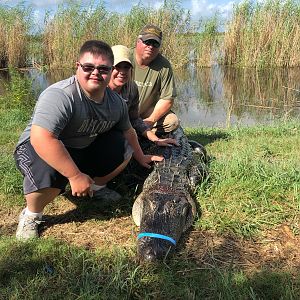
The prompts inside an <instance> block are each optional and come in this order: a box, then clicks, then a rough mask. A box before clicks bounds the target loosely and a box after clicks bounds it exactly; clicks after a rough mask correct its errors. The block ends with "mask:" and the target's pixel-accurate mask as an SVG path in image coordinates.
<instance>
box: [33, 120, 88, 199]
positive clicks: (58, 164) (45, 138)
mask: <svg viewBox="0 0 300 300" xmlns="http://www.w3.org/2000/svg"><path fill="white" fill-rule="evenodd" d="M30 142H31V144H32V146H33V148H34V150H35V151H36V153H37V154H38V155H39V156H40V157H41V158H42V159H43V160H44V161H45V162H46V163H47V164H48V165H50V166H51V167H52V168H54V169H55V170H57V171H58V172H59V173H61V174H62V175H63V176H65V177H67V178H68V179H69V181H70V185H71V188H72V194H73V195H74V196H79V195H81V194H83V193H86V194H87V193H89V192H90V187H91V184H92V183H93V180H92V179H91V178H90V177H89V176H88V175H86V174H84V173H82V172H81V171H80V170H79V169H78V167H77V166H76V164H75V162H74V161H73V159H72V158H71V156H70V154H69V152H68V151H67V149H66V148H65V146H64V145H63V143H62V142H61V141H59V140H58V139H57V137H56V136H55V135H54V134H53V133H51V132H49V131H48V130H47V129H44V128H42V127H40V126H37V125H32V128H31V134H30Z"/></svg>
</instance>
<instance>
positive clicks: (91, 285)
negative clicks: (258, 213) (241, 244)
mask: <svg viewBox="0 0 300 300" xmlns="http://www.w3.org/2000/svg"><path fill="white" fill-rule="evenodd" d="M0 250H1V253H2V254H1V258H0V292H1V296H2V299H40V298H41V295H43V299H62V297H63V298H64V299H297V297H298V296H299V283H300V282H299V276H298V279H297V278H296V279H295V278H293V276H292V275H291V274H288V273H284V272H267V271H266V270H262V271H261V272H258V273H255V274H246V273H245V272H243V271H238V270H234V269H232V268H228V269H227V270H222V269H218V268H206V269H205V268H197V267H195V265H193V264H192V263H191V262H189V261H182V260H180V259H177V260H176V259H174V260H173V261H171V262H170V263H169V264H168V265H166V264H160V265H142V266H140V265H138V264H137V263H136V262H135V258H134V252H133V251H128V250H126V251H125V250H124V249H120V248H119V249H116V250H115V251H112V252H109V253H108V252H98V253H97V252H94V253H92V252H89V251H86V250H84V249H80V248H75V247H70V246H68V245H66V244H63V243H59V242H56V241H54V240H44V239H42V240H40V241H34V242H28V243H16V242H15V241H14V240H12V239H9V238H1V239H0ZM12 266H13V267H12ZM25 274H26V275H25Z"/></svg>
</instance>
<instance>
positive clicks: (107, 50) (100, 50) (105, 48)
mask: <svg viewBox="0 0 300 300" xmlns="http://www.w3.org/2000/svg"><path fill="white" fill-rule="evenodd" d="M87 52H88V53H91V54H93V55H106V56H107V57H108V58H109V60H110V61H111V63H112V65H113V64H114V54H113V51H112V50H111V47H110V45H108V44H107V43H105V42H103V41H100V40H89V41H86V42H85V43H84V44H83V45H82V46H81V48H80V51H79V57H81V56H82V55H84V54H85V53H87Z"/></svg>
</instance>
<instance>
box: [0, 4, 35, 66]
mask: <svg viewBox="0 0 300 300" xmlns="http://www.w3.org/2000/svg"><path fill="white" fill-rule="evenodd" d="M31 25H32V22H31V8H30V7H27V8H26V7H24V6H22V5H19V6H16V7H8V6H4V5H1V6H0V45H1V46H0V67H7V66H9V65H10V66H13V67H24V66H25V65H26V62H27V60H28V58H29V42H30V38H29V34H30V30H31Z"/></svg>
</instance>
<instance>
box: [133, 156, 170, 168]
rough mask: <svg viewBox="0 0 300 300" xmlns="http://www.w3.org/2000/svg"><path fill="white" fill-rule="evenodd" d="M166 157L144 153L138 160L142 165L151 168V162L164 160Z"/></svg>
mask: <svg viewBox="0 0 300 300" xmlns="http://www.w3.org/2000/svg"><path fill="white" fill-rule="evenodd" d="M163 160H164V158H163V157H162V156H158V155H151V154H149V155H143V156H142V157H141V158H139V159H138V162H139V164H140V165H141V166H143V167H145V168H147V169H150V168H151V165H150V163H151V162H153V161H163Z"/></svg>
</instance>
